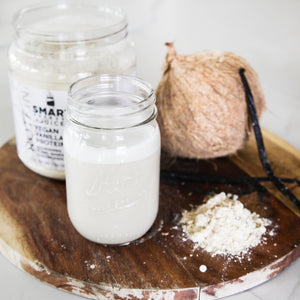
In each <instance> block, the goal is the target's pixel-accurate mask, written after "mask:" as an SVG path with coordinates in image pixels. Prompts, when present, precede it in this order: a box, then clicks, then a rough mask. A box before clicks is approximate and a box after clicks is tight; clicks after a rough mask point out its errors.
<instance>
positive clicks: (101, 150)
mask: <svg viewBox="0 0 300 300" xmlns="http://www.w3.org/2000/svg"><path fill="white" fill-rule="evenodd" d="M64 151H65V171H66V187H67V207H68V213H69V216H70V219H71V221H72V223H73V225H74V227H75V228H76V229H77V231H78V232H79V233H80V234H81V235H83V236H84V237H86V238H87V239H89V240H91V241H94V242H97V243H103V244H123V243H127V242H130V241H133V240H135V239H137V238H139V237H141V236H142V235H144V234H145V233H146V232H147V231H148V229H149V228H150V227H151V226H152V224H153V222H154V220H155V218H156V215H157V211H158V202H159V201H158V198H159V173H160V133H159V128H158V124H157V123H156V106H155V94H154V92H153V89H152V88H151V86H150V85H149V84H147V83H146V82H144V81H142V80H140V79H138V78H136V77H133V76H125V75H113V74H107V75H105V74H102V75H96V76H92V77H88V78H86V79H81V80H79V81H77V82H76V83H74V84H73V85H72V86H71V88H70V91H69V102H68V107H67V118H66V124H65V130H64Z"/></svg>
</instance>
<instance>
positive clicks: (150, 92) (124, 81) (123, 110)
mask: <svg viewBox="0 0 300 300" xmlns="http://www.w3.org/2000/svg"><path fill="white" fill-rule="evenodd" d="M116 87H117V88H119V90H113V88H116ZM131 88H132V89H133V90H132V91H131V90H130V89H131ZM90 90H92V91H90ZM137 94H139V95H137ZM117 95H119V96H120V97H123V98H124V99H125V98H126V97H128V98H130V97H136V98H135V99H138V101H137V102H135V103H130V105H127V106H126V105H125V106H116V107H113V108H112V107H103V106H97V105H93V102H91V99H93V97H96V98H97V97H99V96H100V97H102V96H104V97H106V96H107V97H110V96H117ZM155 101H156V98H155V93H154V89H153V88H152V86H151V85H150V84H149V83H148V82H146V81H144V80H142V79H140V78H138V77H136V76H133V75H124V74H96V75H92V76H88V77H85V78H82V79H79V80H77V81H76V82H74V83H73V84H72V85H71V86H70V88H69V91H68V105H67V115H68V119H70V120H71V121H73V122H75V123H77V124H79V125H82V126H86V127H92V128H96V129H123V128H128V127H135V126H138V125H141V124H145V123H148V122H150V121H152V120H153V119H155V118H156V114H157V109H156V106H155ZM102 121H103V122H102ZM93 122H94V123H93ZM107 124H110V125H107Z"/></svg>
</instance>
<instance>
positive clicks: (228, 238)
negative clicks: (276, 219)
mask: <svg viewBox="0 0 300 300" xmlns="http://www.w3.org/2000/svg"><path fill="white" fill-rule="evenodd" d="M181 223H182V224H183V230H184V232H185V233H186V235H187V236H188V238H189V239H191V240H192V241H193V242H194V243H195V248H198V247H201V248H203V249H204V250H206V251H207V252H210V253H211V254H212V256H214V255H217V254H220V255H237V256H243V255H244V254H246V253H247V252H248V250H249V249H250V248H252V247H255V246H257V245H258V244H259V243H260V242H261V241H262V237H263V235H264V234H265V233H266V231H267V228H266V226H269V225H271V221H270V220H269V219H266V218H261V217H260V216H259V215H258V214H257V213H255V212H251V211H250V210H248V209H247V208H245V207H244V205H243V204H242V202H240V201H239V200H238V196H236V195H231V194H227V195H226V194H225V193H224V192H222V193H220V194H217V195H215V196H213V197H212V198H210V199H208V201H207V202H206V203H204V204H202V205H200V206H198V207H196V208H195V209H193V210H191V211H184V212H183V215H182V219H181Z"/></svg>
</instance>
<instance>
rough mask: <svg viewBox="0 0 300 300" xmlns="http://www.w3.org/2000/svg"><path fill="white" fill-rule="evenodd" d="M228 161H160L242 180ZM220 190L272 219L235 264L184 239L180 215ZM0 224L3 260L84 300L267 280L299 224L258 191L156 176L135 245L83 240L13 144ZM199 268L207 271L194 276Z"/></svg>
mask: <svg viewBox="0 0 300 300" xmlns="http://www.w3.org/2000/svg"><path fill="white" fill-rule="evenodd" d="M235 159H236V158H235ZM233 161H234V159H233V160H232V159H228V158H223V159H216V160H210V161H194V160H183V159H176V160H174V159H170V158H168V157H167V156H165V155H163V158H162V168H164V169H169V170H180V171H184V172H194V173H195V172H196V173H198V174H202V175H207V176H248V175H247V174H246V173H244V172H243V171H242V170H241V169H240V168H238V167H237V164H235V163H233ZM299 161H300V160H299ZM248 163H249V162H248ZM252 163H253V162H252ZM298 170H299V169H298ZM297 172H299V171H297ZM291 174H293V173H291ZM220 191H225V192H231V193H235V194H238V195H239V197H240V200H241V201H242V202H243V203H244V205H245V206H246V207H247V208H249V209H250V210H251V211H256V212H257V213H259V214H260V215H261V216H263V217H267V218H269V219H271V220H272V226H270V227H269V228H268V231H270V230H273V231H274V232H275V233H276V234H275V235H273V236H270V235H266V238H265V240H264V242H263V243H261V244H260V245H258V246H257V247H255V248H253V249H251V251H249V253H248V254H247V255H246V256H245V257H244V258H242V259H238V258H235V257H231V258H229V257H223V256H219V255H217V256H215V257H211V255H210V254H209V253H207V252H205V251H204V250H202V249H199V248H198V249H196V250H194V247H193V246H194V245H193V243H192V242H191V241H189V240H185V239H184V236H183V232H182V228H181V226H180V223H179V220H180V216H181V213H182V211H183V210H184V209H190V208H191V206H193V205H199V204H201V203H202V202H203V201H204V199H205V197H206V196H207V195H208V194H209V193H211V192H220ZM296 192H297V193H298V191H296ZM0 222H1V223H0V251H1V252H2V254H3V255H4V256H6V257H7V258H8V259H9V260H10V261H11V262H12V263H14V264H15V265H17V266H18V267H19V268H21V269H23V270H24V271H26V272H28V273H29V274H31V275H33V276H35V277H36V278H38V279H40V280H41V281H43V282H46V283H48V284H50V285H53V286H55V287H57V288H59V289H62V290H65V291H68V292H71V293H74V294H77V295H81V296H85V297H88V298H92V299H132V300H133V299H176V300H179V299H185V300H187V299H190V300H192V299H201V300H202V299H216V298H220V297H224V296H227V295H231V294H234V293H237V292H240V291H243V290H245V289H248V288H250V287H252V286H255V285H257V284H260V283H262V282H264V281H266V280H268V279H269V278H271V277H273V276H275V275H276V274H278V273H279V272H280V271H282V270H283V269H284V268H285V267H287V266H288V265H289V264H290V263H291V262H292V261H294V260H295V259H296V258H297V257H298V256H300V230H299V226H300V219H299V218H298V217H297V216H296V214H294V213H293V212H292V211H291V210H289V209H288V208H286V206H284V205H283V204H282V203H281V202H280V201H278V200H277V199H276V198H275V196H273V195H272V194H271V193H269V192H268V191H267V190H266V189H265V188H263V187H262V186H257V185H252V184H243V185H224V184H208V183H188V182H176V181H173V180H168V179H166V178H161V187H160V209H159V213H158V216H157V220H156V222H155V224H154V226H153V227H152V229H151V230H150V231H149V232H148V233H147V234H146V235H145V236H144V237H143V238H142V239H140V240H138V241H136V242H134V243H131V244H129V245H124V246H103V245H99V244H95V243H92V242H90V241H87V240H86V239H84V238H83V237H81V236H80V235H79V234H78V233H77V232H76V230H75V229H74V228H73V226H72V225H71V223H70V220H69V218H68V214H67V210H66V194H65V184H64V182H62V181H56V180H52V179H48V178H44V177H41V176H39V175H37V174H35V173H33V172H31V171H30V170H28V169H27V168H26V167H25V166H24V165H23V164H22V163H21V162H20V160H19V159H18V157H17V154H16V148H15V143H14V140H11V141H10V142H8V143H7V144H5V145H4V146H3V147H2V148H1V149H0ZM201 265H205V266H207V270H206V272H201V271H200V270H199V267H200V266H201Z"/></svg>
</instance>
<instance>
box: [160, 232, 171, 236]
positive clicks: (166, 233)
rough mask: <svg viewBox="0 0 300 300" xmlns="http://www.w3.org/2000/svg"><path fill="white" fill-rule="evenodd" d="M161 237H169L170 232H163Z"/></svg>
mask: <svg viewBox="0 0 300 300" xmlns="http://www.w3.org/2000/svg"><path fill="white" fill-rule="evenodd" d="M161 235H163V236H165V235H169V232H162V233H161Z"/></svg>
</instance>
